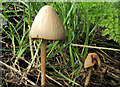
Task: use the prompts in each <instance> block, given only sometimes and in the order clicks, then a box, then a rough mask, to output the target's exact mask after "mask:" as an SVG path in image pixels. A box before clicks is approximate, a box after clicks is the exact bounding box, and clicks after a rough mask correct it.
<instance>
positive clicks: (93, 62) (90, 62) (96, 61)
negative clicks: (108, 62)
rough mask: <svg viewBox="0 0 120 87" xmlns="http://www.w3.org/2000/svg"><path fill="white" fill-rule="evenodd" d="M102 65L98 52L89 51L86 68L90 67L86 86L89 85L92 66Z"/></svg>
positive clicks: (98, 66)
mask: <svg viewBox="0 0 120 87" xmlns="http://www.w3.org/2000/svg"><path fill="white" fill-rule="evenodd" d="M100 66H101V63H100V58H99V56H98V55H97V54H96V53H89V54H88V56H87V57H86V59H85V63H84V68H88V69H89V70H88V75H87V77H86V80H85V87H87V86H88V84H89V80H90V76H91V72H92V67H94V68H97V69H99V68H100Z"/></svg>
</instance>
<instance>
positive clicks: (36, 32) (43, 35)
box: [30, 5, 65, 87]
mask: <svg viewBox="0 0 120 87" xmlns="http://www.w3.org/2000/svg"><path fill="white" fill-rule="evenodd" d="M30 38H37V39H42V43H41V87H45V62H46V45H47V40H63V39H65V30H64V26H63V24H62V22H61V20H60V18H59V16H58V15H57V13H56V11H55V10H54V9H53V7H51V6H48V5H47V6H44V7H42V8H41V9H40V11H39V12H38V14H37V15H36V17H35V19H34V22H33V24H32V27H31V30H30Z"/></svg>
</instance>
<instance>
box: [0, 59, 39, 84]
mask: <svg viewBox="0 0 120 87" xmlns="http://www.w3.org/2000/svg"><path fill="white" fill-rule="evenodd" d="M0 64H2V65H4V66H5V67H7V68H8V69H11V70H13V71H14V72H16V73H18V74H19V75H20V76H22V77H23V78H24V79H25V80H26V81H28V82H29V83H30V84H32V85H34V86H37V85H36V84H35V83H34V82H32V81H31V80H29V79H28V78H27V77H25V76H23V75H22V74H21V72H20V71H19V70H17V69H15V68H13V67H11V66H9V65H7V64H5V63H3V62H2V61H0Z"/></svg>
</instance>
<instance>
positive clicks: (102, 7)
mask: <svg viewBox="0 0 120 87" xmlns="http://www.w3.org/2000/svg"><path fill="white" fill-rule="evenodd" d="M89 5H90V8H89V12H90V22H91V23H92V24H95V22H96V19H102V20H101V21H100V23H99V24H98V26H100V27H102V28H104V31H103V33H102V36H106V35H108V36H109V37H108V38H109V40H111V39H113V40H114V41H116V42H117V43H119V44H120V33H119V32H118V30H119V28H118V13H119V12H120V11H119V10H118V3H117V2H111V3H108V2H107V3H105V2H101V3H90V4H89ZM97 7H99V8H98V9H96V8H97ZM96 13H97V14H96Z"/></svg>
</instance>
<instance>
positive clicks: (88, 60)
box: [84, 53, 101, 68]
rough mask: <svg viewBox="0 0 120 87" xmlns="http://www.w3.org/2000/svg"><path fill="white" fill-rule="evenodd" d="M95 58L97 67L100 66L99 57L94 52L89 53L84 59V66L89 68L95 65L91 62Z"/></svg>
mask: <svg viewBox="0 0 120 87" xmlns="http://www.w3.org/2000/svg"><path fill="white" fill-rule="evenodd" d="M93 60H96V64H97V67H98V68H100V66H101V63H100V58H99V56H98V55H97V54H96V53H89V54H88V56H87V58H86V59H85V63H84V68H89V67H92V66H94V65H95V63H93V62H94V61H93Z"/></svg>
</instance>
